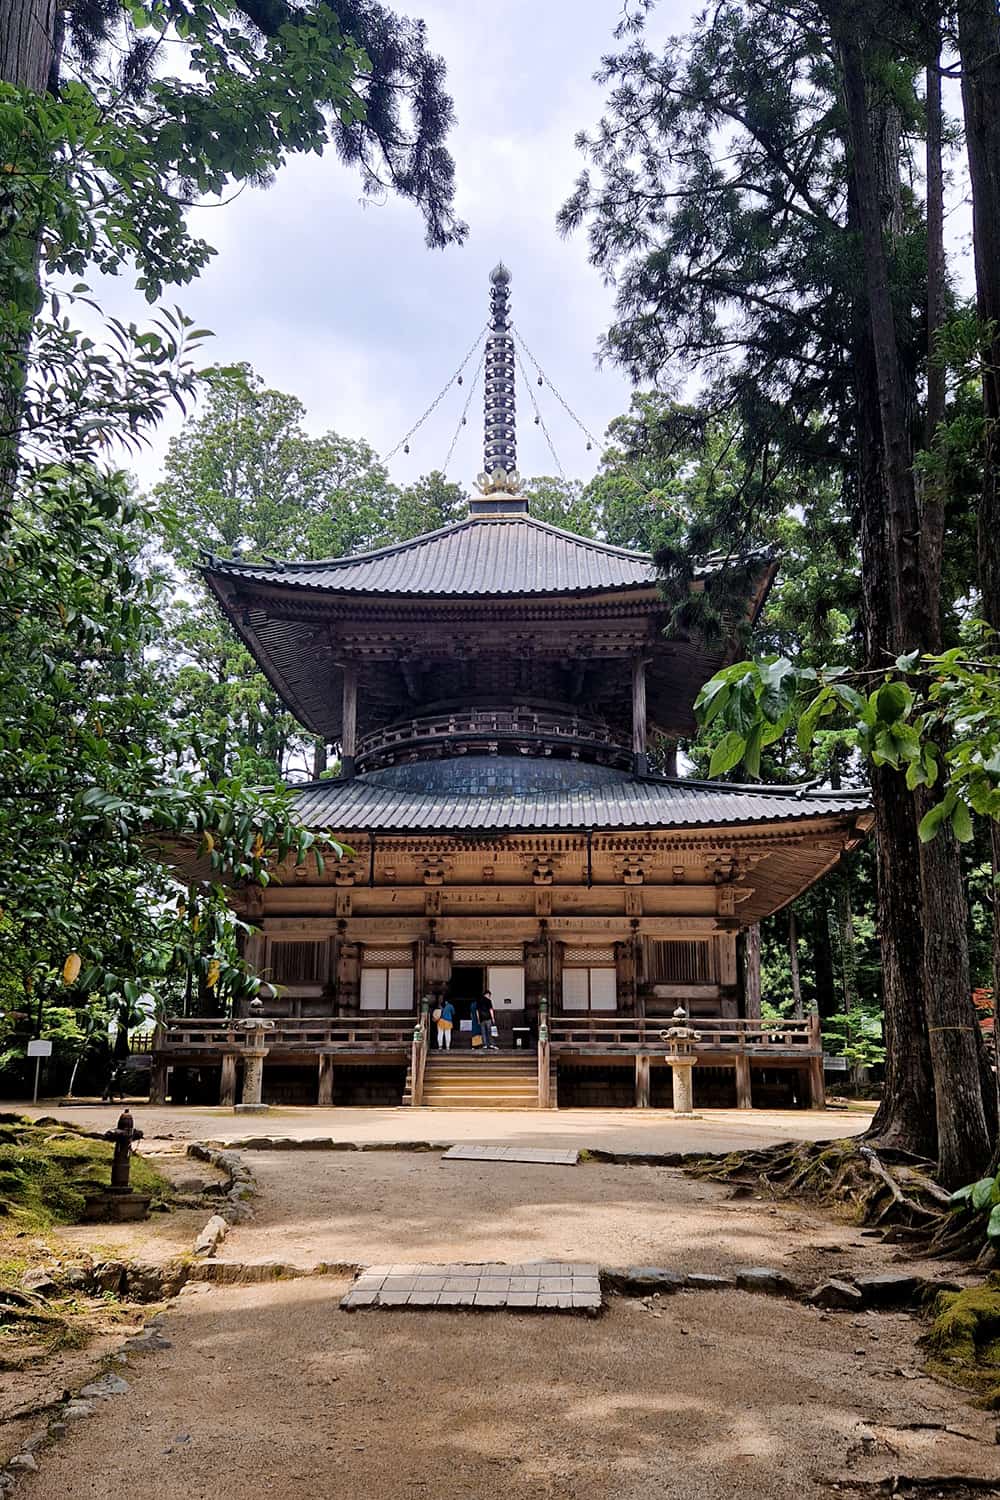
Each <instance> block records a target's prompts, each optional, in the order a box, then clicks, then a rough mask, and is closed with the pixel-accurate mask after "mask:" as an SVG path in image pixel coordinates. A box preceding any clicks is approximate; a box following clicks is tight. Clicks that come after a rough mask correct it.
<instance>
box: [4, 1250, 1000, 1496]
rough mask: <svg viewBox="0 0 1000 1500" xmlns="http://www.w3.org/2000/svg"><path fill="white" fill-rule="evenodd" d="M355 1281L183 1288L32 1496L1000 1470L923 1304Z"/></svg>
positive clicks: (722, 1483)
mask: <svg viewBox="0 0 1000 1500" xmlns="http://www.w3.org/2000/svg"><path fill="white" fill-rule="evenodd" d="M346 1286H347V1283H346V1282H339V1281H335V1280H333V1279H327V1278H312V1279H309V1280H302V1281H293V1282H279V1283H274V1284H271V1285H267V1286H254V1287H224V1288H214V1289H211V1290H208V1289H206V1288H203V1287H200V1288H197V1289H195V1290H191V1291H188V1292H185V1293H183V1294H182V1296H181V1298H180V1300H179V1302H178V1304H177V1305H176V1307H175V1309H173V1310H172V1311H171V1312H170V1314H169V1315H168V1318H167V1320H166V1330H165V1331H166V1332H167V1333H168V1335H169V1337H170V1339H171V1340H172V1347H171V1348H170V1349H168V1350H165V1351H163V1352H162V1353H160V1354H157V1355H155V1356H149V1357H145V1358H144V1359H142V1360H136V1361H135V1364H134V1368H132V1369H130V1370H129V1371H126V1375H127V1378H128V1379H129V1380H130V1381H131V1382H133V1387H132V1390H131V1391H130V1392H129V1394H128V1395H126V1396H124V1397H120V1398H117V1399H115V1400H113V1401H110V1402H107V1403H102V1404H101V1406H100V1408H99V1411H98V1413H97V1414H96V1415H95V1416H94V1417H92V1418H91V1419H90V1420H89V1421H86V1422H83V1423H78V1424H75V1428H74V1431H73V1432H72V1433H71V1434H70V1436H69V1437H67V1438H66V1439H65V1440H64V1441H63V1442H62V1443H60V1444H58V1445H57V1446H55V1447H54V1448H53V1449H52V1450H51V1451H48V1452H45V1453H43V1454H42V1455H41V1465H42V1466H41V1471H40V1472H39V1473H38V1474H37V1475H30V1476H28V1477H27V1479H26V1481H25V1483H24V1484H23V1487H22V1488H21V1489H20V1491H19V1493H20V1495H21V1496H22V1497H23V1500H121V1497H122V1496H124V1495H132V1496H137V1497H143V1500H145V1497H152V1496H156V1497H157V1500H246V1497H247V1496H248V1495H254V1496H256V1495H262V1496H268V1497H273V1500H313V1497H327V1496H329V1497H334V1496H335V1497H336V1500H404V1497H405V1500H411V1497H414V1496H427V1497H428V1500H431V1497H433V1500H467V1497H475V1500H494V1497H495V1500H501V1497H502V1500H606V1497H608V1496H614V1497H618V1500H731V1497H733V1496H738V1497H740V1500H757V1497H760V1500H813V1497H820V1496H822V1497H827V1500H829V1497H830V1496H831V1495H832V1494H833V1493H834V1492H833V1491H832V1489H831V1484H832V1482H835V1481H837V1482H840V1483H842V1484H845V1483H850V1482H851V1481H852V1480H858V1481H864V1480H867V1479H871V1478H879V1477H881V1476H883V1475H885V1474H886V1473H894V1472H904V1473H909V1474H932V1473H937V1474H940V1473H948V1474H958V1475H982V1476H989V1475H991V1474H995V1472H996V1447H995V1445H994V1444H993V1431H992V1428H993V1425H995V1418H994V1419H992V1421H990V1420H988V1419H987V1418H986V1417H985V1416H984V1414H982V1413H976V1412H973V1411H970V1410H969V1409H968V1408H967V1407H965V1405H964V1403H963V1401H962V1398H961V1396H960V1394H959V1393H958V1392H956V1391H954V1390H952V1389H950V1388H948V1387H945V1386H941V1385H938V1384H936V1383H935V1382H933V1381H930V1380H927V1379H924V1378H922V1377H920V1378H915V1379H907V1378H906V1377H905V1376H904V1375H900V1374H896V1373H894V1371H896V1370H898V1369H907V1370H908V1371H909V1372H911V1373H912V1371H913V1370H914V1369H915V1368H916V1367H917V1354H916V1351H915V1348H914V1336H915V1333H916V1332H917V1328H916V1326H915V1325H914V1323H913V1322H912V1320H911V1319H909V1318H907V1317H905V1316H902V1315H893V1316H882V1317H879V1318H878V1319H875V1318H865V1319H853V1318H851V1317H839V1318H838V1317H830V1316H827V1317H826V1318H824V1317H822V1316H821V1315H820V1314H818V1313H816V1312H814V1311H812V1310H810V1309H806V1308H803V1307H801V1306H798V1305H795V1304H791V1303H786V1302H781V1301H767V1302H763V1301H762V1299H760V1298H757V1297H750V1296H748V1295H745V1294H743V1293H737V1292H727V1293H722V1294H681V1295H679V1296H677V1297H674V1298H671V1299H664V1300H663V1302H662V1303H661V1304H659V1305H658V1306H657V1305H654V1308H653V1310H652V1311H651V1310H650V1309H648V1308H647V1307H646V1306H645V1305H644V1304H643V1303H641V1302H638V1301H633V1300H631V1299H624V1298H622V1299H615V1300H614V1301H613V1303H612V1306H611V1308H610V1310H609V1311H608V1312H607V1313H606V1314H605V1315H604V1317H602V1318H601V1319H600V1320H598V1321H591V1320H587V1319H578V1318H570V1317H565V1316H563V1317H559V1316H554V1315H549V1316H534V1317H528V1316H525V1317H519V1316H517V1315H514V1314H510V1313H500V1314H488V1313H487V1314H480V1315H476V1314H464V1315H463V1314H453V1313H430V1314H420V1313H406V1312H401V1313H394V1312H376V1313H355V1314H346V1313H340V1312H338V1310H337V1300H338V1298H339V1297H340V1296H341V1295H342V1293H343V1292H344V1291H345V1290H346ZM876 1334H877V1338H876ZM947 1427H952V1428H954V1429H955V1430H954V1431H952V1432H948V1431H946V1430H945V1429H946V1428H947ZM865 1434H870V1436H871V1437H872V1438H873V1439H874V1442H873V1443H872V1444H871V1452H870V1453H866V1451H865V1447H864V1445H863V1443H862V1438H863V1435H865ZM942 1493H947V1492H942Z"/></svg>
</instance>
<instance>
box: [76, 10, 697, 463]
mask: <svg viewBox="0 0 1000 1500" xmlns="http://www.w3.org/2000/svg"><path fill="white" fill-rule="evenodd" d="M401 8H405V6H404V7H401ZM690 8H691V7H689V6H688V5H687V4H685V3H684V0H674V3H673V4H669V5H665V6H663V7H662V16H661V23H660V24H661V28H662V29H673V28H676V27H677V26H680V25H683V23H684V21H685V19H686V16H687V14H688V11H689V9H690ZM422 15H423V18H424V19H425V20H426V23H427V30H428V37H429V41H430V44H431V46H432V47H433V48H434V50H435V51H438V52H440V53H442V54H443V55H444V57H445V60H446V63H447V67H448V86H449V88H450V90H451V92H452V94H453V95H454V97H455V102H456V110H457V114H458V124H457V126H456V128H455V130H454V133H453V136H452V138H451V141H450V146H451V149H452V153H453V155H454V157H455V160H456V170H457V183H458V209H459V212H460V213H461V215H462V216H463V217H464V218H466V219H467V220H468V222H469V225H470V237H469V240H468V243H467V244H466V245H465V246H464V247H462V248H452V249H449V250H447V251H444V252H440V251H430V250H427V249H426V247H425V246H424V244H423V225H422V222H421V218H420V214H419V212H418V210H417V209H416V208H415V207H414V206H413V205H412V204H410V203H406V202H403V201H401V200H399V199H397V198H389V199H387V200H386V201H385V202H382V203H375V202H365V201H363V199H362V196H361V190H360V184H359V182H358V179H357V178H356V177H355V176H354V174H353V173H352V172H351V171H350V170H348V169H347V168H345V167H343V166H342V165H341V164H340V163H339V162H338V161H337V160H336V159H335V157H334V156H333V155H332V154H329V155H327V156H326V157H324V158H316V157H304V158H294V159H292V160H291V161H290V162H289V163H288V164H287V165H286V166H285V167H284V168H283V169H282V171H281V172H280V173H279V174H278V177H277V180H276V182H275V184H274V186H273V187H271V188H270V189H268V190H266V191H258V190H246V191H245V192H243V193H242V194H240V196H239V197H237V198H236V200H235V201H234V202H231V203H229V204H228V205H226V206H225V207H221V208H204V209H198V210H196V211H195V212H194V213H193V215H192V223H193V227H194V228H195V230H196V231H197V232H198V233H201V234H204V235H205V237H206V238H208V239H209V240H210V241H211V242H212V243H213V244H214V245H215V246H216V247H217V249H218V252H219V253H218V255H217V256H216V258H215V259H214V261H213V262H212V264H211V265H210V267H209V268H208V270H207V271H206V272H205V274H204V275H203V276H202V277H201V279H200V280H199V281H198V282H197V283H195V284H194V285H192V286H190V287H184V288H180V289H179V290H178V292H177V293H176V295H175V296H173V295H172V296H171V298H170V299H168V300H176V301H177V302H178V303H179V305H180V306H182V307H183V309H184V310H185V312H186V313H188V314H189V315H190V316H191V317H193V318H194V319H195V320H196V322H197V323H198V324H199V325H201V326H205V327H208V328H211V329H212V330H213V331H214V333H215V338H214V339H213V340H211V341H210V342H209V343H208V344H207V345H206V347H205V351H204V353H205V361H206V362H209V361H211V362H219V363H226V364H228V363H232V362H235V361H237V360H248V361H249V362H250V363H251V364H252V365H253V366H254V367H255V368H256V369H257V370H258V371H259V373H260V374H261V375H262V376H263V378H264V379H265V380H266V381H267V382H268V384H270V385H273V386H276V387H279V388H281V389H284V390H289V391H292V392H294V393H295V394H296V395H297V396H298V397H299V398H300V399H301V400H302V402H303V403H304V405H305V406H306V409H307V411H308V413H309V418H308V421H309V426H310V428H311V429H312V430H314V431H322V430H324V429H326V428H330V427H332V428H336V429H337V430H338V431H340V432H343V433H345V434H346V435H349V436H355V437H365V438H367V439H368V440H369V441H370V442H371V443H372V444H373V446H374V447H375V448H376V449H377V450H378V451H380V452H386V451H388V450H389V449H390V448H391V447H392V446H393V445H394V444H395V443H396V442H397V441H398V439H399V438H400V437H401V436H402V435H403V433H404V432H405V431H406V430H407V429H408V428H409V427H410V426H411V425H412V424H413V423H414V422H415V421H416V420H417V419H418V417H419V416H420V415H421V413H422V412H423V411H424V409H425V408H426V407H427V406H428V405H430V403H431V401H432V400H433V399H434V397H435V396H436V395H437V393H438V391H439V390H440V389H441V387H442V386H443V385H444V384H445V382H446V381H447V380H448V378H449V377H450V375H451V374H452V372H453V371H454V370H455V368H456V367H457V365H458V363H459V361H460V359H461V358H462V356H463V355H464V354H465V352H466V350H467V349H468V347H469V345H470V344H471V343H472V340H473V339H474V337H475V335H476V333H477V332H478V330H479V329H480V328H481V327H482V326H483V324H484V322H485V319H486V309H487V291H488V283H487V276H488V272H489V270H490V268H491V267H492V266H493V265H494V264H495V262H496V260H497V259H499V258H501V257H502V258H503V259H504V260H505V261H506V263H507V264H508V265H509V266H510V268H511V271H512V274H513V283H512V305H513V313H514V319H515V322H516V323H517V324H518V326H519V327H520V328H521V330H522V332H523V334H524V337H525V338H526V340H527V342H528V344H529V345H530V346H531V348H532V349H533V351H534V353H535V354H536V356H537V357H538V359H539V360H540V361H541V363H542V365H543V366H544V367H545V369H546V371H547V372H548V374H549V375H550V376H551V378H552V379H553V380H554V381H555V382H556V384H557V386H558V387H559V388H560V390H561V391H562V393H563V395H564V396H565V397H566V399H567V401H568V402H569V404H570V406H571V407H573V408H574V410H575V411H577V412H578V413H579V415H580V418H581V419H582V421H583V422H584V423H585V424H586V426H587V427H589V428H590V429H591V430H592V431H593V432H594V433H595V434H597V435H598V436H600V434H601V433H602V432H603V430H604V428H605V426H606V425H607V423H608V421H610V420H611V418H612V417H614V416H616V415H617V414H618V413H619V412H620V411H622V410H624V409H625V407H626V406H627V404H628V398H629V391H628V387H627V383H626V382H625V380H624V379H623V377H622V376H621V375H620V373H618V372H617V371H616V370H614V369H613V368H611V367H605V368H603V369H601V370H598V369H597V367H596V363H595V357H594V355H595V350H596V347H597V343H598V340H599V338H600V335H601V333H602V332H603V331H604V329H605V328H606V327H607V325H608V322H609V320H610V316H611V295H612V294H611V292H610V290H609V289H608V288H607V287H605V286H604V285H603V284H602V281H601V278H600V276H599V274H598V273H597V272H596V271H595V270H593V269H592V268H591V267H590V266H589V265H588V263H587V253H586V242H585V238H584V237H583V236H582V235H576V236H573V237H571V238H570V239H569V240H562V239H560V237H559V236H558V235H557V233H556V229H555V214H556V211H557V209H558V207H559V205H560V204H561V202H562V201H563V199H564V198H565V197H566V196H567V194H568V193H569V191H570V188H571V186H572V184H573V181H574V179H575V177H576V174H577V172H578V171H579V169H580V166H581V161H580V158H579V156H578V155H577V153H576V151H575V148H574V146H573V137H574V134H575V132H576V131H577V130H578V129H580V128H584V127H588V126H590V125H592V124H593V123H594V122H595V121H596V119H597V117H598V115H599V112H600V107H601V101H602V91H601V89H599V88H598V86H597V85H595V84H594V83H593V82H592V80H591V75H592V73H593V71H594V69H595V68H596V67H597V66H598V64H599V62H600V58H601V55H602V53H604V52H606V51H608V50H610V49H611V47H612V29H613V27H614V24H615V22H616V21H617V19H618V17H619V15H620V9H619V6H618V5H617V3H611V4H599V3H594V0H589V3H584V4H581V3H580V0H542V3H539V0H530V3H529V0H507V3H506V4H505V5H504V6H503V7H494V6H487V5H483V4H482V3H479V4H470V3H469V0H428V3H425V4H424V5H423V6H422ZM102 295H104V292H103V290H102ZM104 300H105V302H106V304H107V305H108V306H109V308H110V309H111V310H113V311H115V312H117V313H118V314H119V315H123V314H124V315H125V316H128V317H141V316H143V313H144V304H143V303H142V300H141V299H140V298H138V297H137V296H135V295H133V294H130V293H129V292H128V290H127V288H126V287H125V285H124V284H123V283H116V284H114V285H113V286H110V287H108V288H107V295H104ZM466 394H467V387H466V388H465V389H464V390H461V391H460V390H456V389H453V390H452V391H451V392H450V393H449V395H448V397H447V398H446V399H445V401H444V402H442V404H441V407H440V408H439V409H438V410H437V411H436V412H435V413H434V415H433V417H432V418H431V419H430V420H429V421H428V422H427V423H426V425H425V426H424V428H422V429H421V431H420V432H419V433H418V434H417V435H416V436H415V437H414V438H413V439H412V440H411V444H410V447H411V452H410V454H409V456H408V457H405V456H404V455H402V454H400V455H399V456H398V458H397V459H396V460H394V462H393V465H392V471H393V474H394V476H395V477H396V478H398V479H400V480H403V481H405V480H407V479H409V478H412V477H415V476H416V475H417V474H419V473H421V472H424V471H426V470H427V469H429V468H431V467H438V466H440V465H441V464H442V462H443V460H444V456H445V453H446V452H447V449H448V445H449V443H450V441H451V438H452V435H453V432H454V431H455V428H456V425H457V423H458V420H459V414H460V411H461V407H462V404H463V401H464V397H465V395H466ZM537 394H538V396H539V399H540V402H541V404H542V414H543V417H544V419H545V421H546V423H547V424H548V426H549V429H550V431H551V433H552V435H553V438H554V440H555V443H556V448H557V452H558V453H559V456H560V458H561V460H562V464H563V467H564V469H565V471H566V473H567V474H568V475H572V476H578V477H581V478H586V477H588V475H589V474H590V473H591V472H593V469H594V467H595V466H596V463H597V460H598V457H599V454H598V452H597V450H596V449H595V450H594V451H593V452H590V453H588V452H587V451H586V441H585V438H584V437H583V436H582V435H581V434H580V432H579V431H578V430H577V429H576V428H575V427H574V426H573V425H572V423H571V422H570V420H569V418H567V417H566V415H565V413H564V412H563V410H562V408H561V407H560V406H559V405H558V403H557V402H556V401H555V400H554V398H553V397H552V395H551V393H549V392H546V391H541V392H538V393H537ZM519 408H520V420H519V439H520V442H519V461H520V466H521V468H522V470H523V471H524V472H526V473H543V472H552V470H553V467H554V466H553V463H552V460H551V457H550V455H549V453H548V450H547V448H546V447H545V443H544V439H543V437H542V434H541V430H540V429H539V428H537V427H535V426H534V424H533V420H532V414H531V410H530V404H529V402H528V400H527V396H526V393H525V392H524V390H523V389H521V390H520V391H519ZM176 425H177V424H176V423H172V424H171V426H170V429H169V430H176ZM481 429H482V421H481V402H480V400H479V398H478V396H477V397H476V398H474V400H473V403H472V405H471V406H470V409H469V417H468V424H467V426H466V427H465V428H464V429H463V431H462V436H461V439H460V442H459V445H458V447H457V449H456V454H455V460H454V462H453V464H452V465H451V469H450V473H451V477H453V478H455V479H458V480H461V481H462V482H464V483H466V484H468V483H470V482H471V480H472V479H473V477H474V476H475V474H476V473H477V472H478V469H479V467H480V452H479V450H480V443H481ZM169 430H166V429H165V430H164V431H163V432H161V433H160V434H159V436H158V441H157V443H156V445H155V448H154V450H153V451H152V452H151V453H150V454H149V455H147V456H146V458H145V459H144V460H143V461H142V462H141V463H140V464H139V465H138V467H139V469H140V473H141V477H142V478H143V480H145V481H147V482H148V481H150V480H152V479H154V478H155V477H156V473H157V470H158V466H159V461H160V458H161V455H162V452H163V449H164V447H165V443H166V437H167V436H168V435H169Z"/></svg>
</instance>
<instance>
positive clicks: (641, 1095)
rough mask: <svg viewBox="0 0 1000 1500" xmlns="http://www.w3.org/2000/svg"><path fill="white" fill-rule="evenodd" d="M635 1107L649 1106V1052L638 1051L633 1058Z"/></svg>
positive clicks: (646, 1107)
mask: <svg viewBox="0 0 1000 1500" xmlns="http://www.w3.org/2000/svg"><path fill="white" fill-rule="evenodd" d="M635 1107H636V1109H648V1108H649V1053H648V1052H640V1053H638V1054H637V1055H636V1059H635Z"/></svg>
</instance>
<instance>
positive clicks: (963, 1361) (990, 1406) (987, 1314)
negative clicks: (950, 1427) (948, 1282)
mask: <svg viewBox="0 0 1000 1500" xmlns="http://www.w3.org/2000/svg"><path fill="white" fill-rule="evenodd" d="M921 1343H922V1344H923V1346H924V1348H925V1349H926V1350H927V1353H928V1360H927V1369H928V1370H929V1371H930V1373H931V1374H932V1375H938V1376H941V1377H943V1378H944V1379H945V1380H952V1381H954V1382H955V1384H956V1385H963V1386H965V1387H967V1388H968V1389H969V1390H974V1391H977V1392H978V1393H979V1400H978V1401H977V1403H976V1404H977V1406H982V1407H985V1408H986V1410H987V1411H1000V1271H993V1272H991V1273H990V1275H989V1276H987V1278H986V1280H985V1281H984V1282H983V1284H982V1286H976V1287H969V1288H968V1289H967V1290H966V1291H964V1292H942V1293H941V1294H940V1295H939V1297H938V1298H937V1300H936V1302H935V1304H934V1322H933V1324H932V1325H931V1329H930V1332H929V1333H927V1334H925V1335H924V1337H923V1339H922V1340H921Z"/></svg>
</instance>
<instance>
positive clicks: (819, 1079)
mask: <svg viewBox="0 0 1000 1500" xmlns="http://www.w3.org/2000/svg"><path fill="white" fill-rule="evenodd" d="M809 1045H810V1047H811V1048H812V1049H814V1050H813V1055H812V1056H811V1057H810V1059H809V1108H810V1109H826V1085H825V1083H824V1081H823V1033H822V1031H821V1030H820V1019H819V1016H817V1015H811V1016H810V1017H809Z"/></svg>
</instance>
